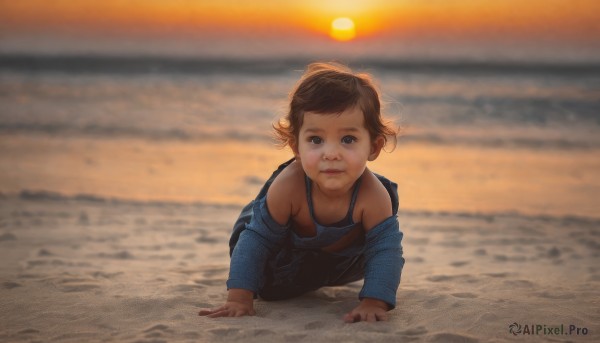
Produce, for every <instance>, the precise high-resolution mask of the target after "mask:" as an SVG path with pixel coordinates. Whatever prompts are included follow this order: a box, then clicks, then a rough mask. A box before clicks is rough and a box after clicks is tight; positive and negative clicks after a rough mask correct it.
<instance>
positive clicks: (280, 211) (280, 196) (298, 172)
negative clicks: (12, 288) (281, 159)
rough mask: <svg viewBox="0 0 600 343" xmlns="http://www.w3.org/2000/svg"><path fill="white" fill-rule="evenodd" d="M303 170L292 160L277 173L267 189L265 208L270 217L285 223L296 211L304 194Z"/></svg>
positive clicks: (282, 223)
mask: <svg viewBox="0 0 600 343" xmlns="http://www.w3.org/2000/svg"><path fill="white" fill-rule="evenodd" d="M304 193H305V191H304V172H303V170H302V166H301V165H300V163H298V162H297V161H294V162H292V163H291V164H290V165H289V166H287V167H286V168H285V169H284V170H282V171H281V173H279V175H277V177H276V178H275V180H273V183H272V184H271V186H270V187H269V190H268V191H267V208H268V209H269V214H271V217H272V218H273V219H274V220H275V221H276V222H277V223H279V224H281V225H285V224H286V223H287V222H288V220H289V219H290V217H291V216H293V215H294V214H295V213H296V212H297V211H298V204H300V203H301V201H302V200H301V199H299V197H301V196H302V195H304Z"/></svg>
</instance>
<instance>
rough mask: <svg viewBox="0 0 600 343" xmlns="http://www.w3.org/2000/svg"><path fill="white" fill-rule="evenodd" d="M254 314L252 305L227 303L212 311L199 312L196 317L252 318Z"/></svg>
mask: <svg viewBox="0 0 600 343" xmlns="http://www.w3.org/2000/svg"><path fill="white" fill-rule="evenodd" d="M255 314H256V312H255V311H254V306H253V305H252V303H250V304H248V303H241V302H235V301H228V302H226V303H225V305H223V306H220V307H215V308H212V309H204V310H200V312H199V313H198V315H200V316H207V317H208V318H219V317H242V316H253V315H255Z"/></svg>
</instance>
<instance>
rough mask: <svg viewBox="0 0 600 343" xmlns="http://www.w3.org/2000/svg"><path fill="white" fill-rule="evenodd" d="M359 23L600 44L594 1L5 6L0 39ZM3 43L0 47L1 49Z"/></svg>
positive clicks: (438, 34)
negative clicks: (341, 19) (342, 20)
mask: <svg viewBox="0 0 600 343" xmlns="http://www.w3.org/2000/svg"><path fill="white" fill-rule="evenodd" d="M339 16H347V17H350V18H352V19H353V20H354V21H355V22H356V31H357V40H358V41H360V40H369V39H385V38H388V39H389V38H402V39H409V40H411V39H412V40H419V39H434V40H435V39H443V40H454V41H469V40H479V41H481V40H488V39H497V40H511V39H517V40H521V41H527V40H532V41H536V40H540V39H542V40H552V41H561V40H562V41H568V42H581V43H582V44H590V43H591V44H595V45H596V46H597V45H598V40H599V39H598V37H600V1H597V0H569V1H567V0H493V1H492V0H421V1H419V0H403V1H402V0H396V1H391V0H388V1H386V0H370V1H367V0H363V1H361V0H355V1H327V0H304V1H281V0H278V1H276V0H262V1H261V0H254V1H234V0H220V1H194V0H85V1H80V0H52V1H48V0H19V1H14V0H0V39H2V38H4V39H6V38H11V37H22V36H26V35H31V36H34V35H36V34H38V33H43V34H45V35H49V34H55V35H57V36H61V35H67V36H69V35H70V36H86V35H90V36H95V37H97V36H107V37H108V36H111V37H112V36H120V37H138V38H139V37H164V36H167V37H168V36H178V35H182V36H186V35H187V36H189V35H192V36H194V37H202V36H211V37H223V38H224V39H227V38H231V37H239V36H242V37H250V36H252V37H254V38H256V37H275V38H277V37H279V38H283V39H286V38H289V37H304V38H310V37H314V38H318V39H323V38H327V32H328V31H329V25H330V23H331V21H332V20H333V19H334V18H336V17H339ZM1 45H2V41H0V46H1Z"/></svg>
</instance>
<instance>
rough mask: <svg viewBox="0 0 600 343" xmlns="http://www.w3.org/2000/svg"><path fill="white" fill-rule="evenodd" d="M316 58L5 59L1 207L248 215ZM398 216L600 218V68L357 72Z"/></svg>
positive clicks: (375, 166) (279, 153)
mask: <svg viewBox="0 0 600 343" xmlns="http://www.w3.org/2000/svg"><path fill="white" fill-rule="evenodd" d="M307 62H309V61H306V60H301V59H298V60H294V59H287V60H276V59H246V60H243V59H224V60H220V59H202V58H198V59H193V58H174V57H171V58H167V57H114V56H83V55H82V56H37V55H2V56H0V108H1V111H0V193H2V196H20V197H28V198H33V199H35V198H36V197H42V198H47V197H54V198H58V199H69V198H72V197H77V198H86V199H93V200H97V201H129V202H166V203H169V202H175V203H194V202H198V203H207V204H222V205H233V206H241V205H243V204H245V203H246V202H248V201H249V200H251V199H252V198H253V196H254V195H255V194H256V192H257V191H258V189H259V188H260V186H261V184H262V182H264V180H266V178H268V176H269V175H270V173H271V172H272V171H273V170H274V169H275V168H276V167H277V165H278V164H279V163H281V162H284V161H285V160H286V159H288V158H290V157H291V153H290V151H289V150H286V149H278V148H277V147H275V145H274V142H273V139H272V130H271V125H272V123H273V122H274V121H276V120H277V118H279V117H280V116H282V115H284V114H285V112H286V106H287V96H288V93H289V92H290V91H291V90H292V88H293V86H294V84H295V82H296V81H297V80H298V78H299V77H300V75H301V74H302V70H303V69H304V67H305V66H306V63H307ZM349 65H350V66H351V67H352V68H354V69H355V70H361V71H366V72H368V73H370V74H371V75H372V76H373V77H374V78H375V80H376V82H377V84H378V86H379V88H380V90H381V94H382V95H381V97H382V100H383V102H384V113H385V115H386V116H387V117H388V118H390V119H392V120H394V122H395V123H396V124H397V125H399V126H400V127H401V129H402V134H401V135H400V137H399V139H398V142H397V144H396V146H395V148H394V147H393V146H388V147H387V148H386V150H387V151H388V152H386V153H382V155H381V156H380V157H379V158H378V159H377V161H375V162H373V163H372V164H371V165H370V168H371V169H372V170H373V171H375V172H378V173H381V174H384V175H386V176H387V177H389V178H391V179H392V180H394V181H396V182H397V183H398V185H399V192H400V197H401V199H400V200H401V204H400V208H401V211H406V212H431V213H434V212H435V213H440V212H453V213H478V214H503V213H519V214H523V215H532V216H560V217H564V216H567V217H586V218H588V217H589V218H600V201H599V200H598V199H600V64H564V63H563V64H551V63H546V64H536V63H524V62H519V63H516V62H515V63H508V62H507V63H498V62H489V63H485V62H462V63H461V62H456V61H447V62H440V61H438V62H422V61H410V60H403V61H392V60H353V61H350V62H349Z"/></svg>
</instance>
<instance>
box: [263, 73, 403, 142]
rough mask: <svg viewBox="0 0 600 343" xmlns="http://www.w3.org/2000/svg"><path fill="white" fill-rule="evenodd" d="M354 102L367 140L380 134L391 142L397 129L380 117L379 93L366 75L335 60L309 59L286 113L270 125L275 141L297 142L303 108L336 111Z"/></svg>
mask: <svg viewBox="0 0 600 343" xmlns="http://www.w3.org/2000/svg"><path fill="white" fill-rule="evenodd" d="M357 105H358V106H360V109H361V111H362V112H363V116H364V120H365V128H366V129H367V130H368V131H369V136H370V137H371V140H374V139H375V138H377V137H379V136H381V137H383V139H384V141H385V143H387V141H388V137H389V138H393V140H394V144H395V143H396V136H397V135H398V129H397V128H396V127H395V126H393V125H392V124H391V123H389V122H386V121H384V119H383V118H382V116H381V103H380V101H379V93H378V92H377V89H376V87H375V85H374V84H373V81H372V79H371V77H370V76H369V75H367V74H356V73H353V72H352V70H350V68H348V67H346V66H344V65H341V64H337V63H311V64H310V65H308V68H307V70H306V72H305V73H304V75H302V77H301V78H300V81H299V82H298V84H297V86H296V88H295V89H294V90H293V91H292V93H291V94H290V108H289V111H288V113H287V115H286V116H285V117H284V118H282V119H280V120H279V121H278V122H277V123H275V124H274V125H273V128H274V129H275V135H276V138H277V141H278V142H279V144H280V145H281V146H282V147H285V146H290V147H292V146H293V145H295V144H297V139H298V134H299V132H300V127H302V123H303V121H304V113H305V112H314V113H319V114H340V113H342V112H344V111H345V110H346V109H348V108H351V107H353V106H357Z"/></svg>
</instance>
